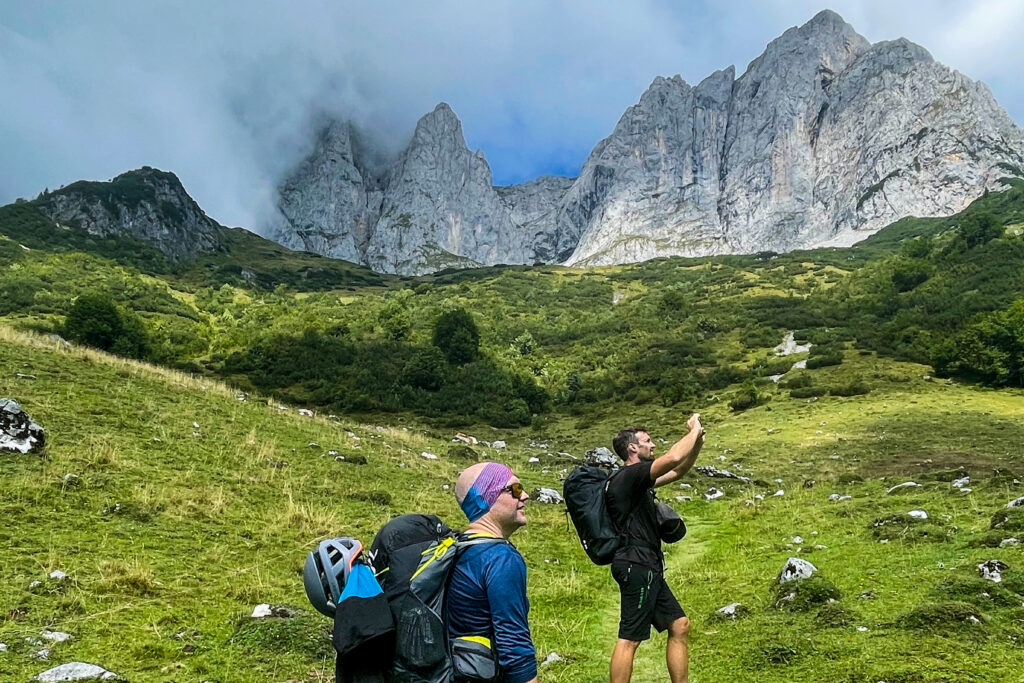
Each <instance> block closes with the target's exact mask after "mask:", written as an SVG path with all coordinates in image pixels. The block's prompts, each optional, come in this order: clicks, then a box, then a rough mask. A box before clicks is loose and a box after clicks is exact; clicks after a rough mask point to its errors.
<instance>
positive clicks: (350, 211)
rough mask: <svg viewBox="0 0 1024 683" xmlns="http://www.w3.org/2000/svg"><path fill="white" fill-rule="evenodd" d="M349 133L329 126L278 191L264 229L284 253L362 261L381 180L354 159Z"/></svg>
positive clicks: (380, 194) (376, 211)
mask: <svg viewBox="0 0 1024 683" xmlns="http://www.w3.org/2000/svg"><path fill="white" fill-rule="evenodd" d="M353 136H354V131H353V130H352V127H351V126H350V125H349V124H347V123H340V122H332V123H330V124H328V125H327V127H326V128H325V129H324V130H323V131H322V133H321V135H320V139H319V140H318V143H317V145H316V148H315V149H314V151H313V153H312V154H311V155H310V156H309V157H308V158H306V159H305V160H304V161H303V162H302V163H301V164H300V165H299V166H298V168H296V169H295V171H294V172H293V173H292V174H291V175H290V176H289V177H288V178H287V179H286V180H285V182H284V183H283V184H282V185H281V186H280V188H279V189H278V203H277V208H278V211H279V213H278V215H276V216H274V217H273V218H272V220H271V224H270V225H269V226H268V227H267V228H266V229H265V233H266V234H267V236H268V237H270V239H272V240H274V241H276V242H280V243H281V244H283V245H284V246H286V247H288V248H289V249H298V250H302V251H311V252H314V253H317V254H322V255H324V256H330V257H333V258H340V259H345V260H347V261H354V262H357V263H361V262H363V261H364V260H365V255H366V250H367V246H368V244H369V239H370V233H371V231H372V229H373V226H374V225H376V223H377V220H378V219H379V217H380V207H381V202H382V201H383V199H384V193H383V191H382V189H381V184H380V181H379V180H378V179H376V178H374V177H373V174H372V173H370V172H368V171H367V170H366V166H365V165H364V164H363V163H362V160H361V159H359V160H357V158H356V157H357V155H356V150H355V147H354V145H353Z"/></svg>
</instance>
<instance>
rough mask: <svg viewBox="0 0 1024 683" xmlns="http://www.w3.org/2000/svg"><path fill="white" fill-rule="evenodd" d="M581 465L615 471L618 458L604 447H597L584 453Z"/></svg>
mask: <svg viewBox="0 0 1024 683" xmlns="http://www.w3.org/2000/svg"><path fill="white" fill-rule="evenodd" d="M583 464H584V465H590V466H591V467H604V468H607V469H617V468H618V467H619V465H620V461H619V457H618V456H617V455H615V454H614V453H612V452H611V451H610V450H608V449H607V448H605V447H604V446H598V447H597V448H594V449H592V450H589V451H587V452H586V454H585V455H584V456H583Z"/></svg>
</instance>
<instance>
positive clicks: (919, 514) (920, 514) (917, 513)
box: [907, 510, 928, 519]
mask: <svg viewBox="0 0 1024 683" xmlns="http://www.w3.org/2000/svg"><path fill="white" fill-rule="evenodd" d="M907 516H908V517H913V518H914V519H928V513H927V512H925V511H924V510H911V511H910V512H908V513H907Z"/></svg>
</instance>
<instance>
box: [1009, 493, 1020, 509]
mask: <svg viewBox="0 0 1024 683" xmlns="http://www.w3.org/2000/svg"><path fill="white" fill-rule="evenodd" d="M1006 507H1008V508H1019V507H1024V496H1021V497H1020V498H1017V499H1016V500H1011V501H1010V502H1009V503H1007V504H1006Z"/></svg>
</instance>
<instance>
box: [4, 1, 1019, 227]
mask: <svg viewBox="0 0 1024 683" xmlns="http://www.w3.org/2000/svg"><path fill="white" fill-rule="evenodd" d="M825 7H828V8H830V9H833V10H835V11H837V12H839V14H841V15H842V16H843V18H845V19H846V21H847V22H849V23H850V24H852V25H853V27H854V28H855V29H856V30H857V31H858V32H859V33H861V35H863V36H865V37H866V38H867V39H868V40H870V41H872V42H876V41H879V40H889V39H893V38H898V37H906V38H909V39H910V40H912V41H914V42H916V43H918V44H920V45H922V46H924V47H925V48H927V49H928V50H929V51H930V52H931V53H932V55H933V56H934V57H935V58H936V59H937V60H939V61H940V62H943V63H945V64H947V65H949V66H951V67H953V68H956V69H958V70H960V71H962V72H963V73H965V74H966V75H968V76H970V77H971V78H974V79H978V80H982V81H984V82H985V83H986V84H988V86H989V87H990V88H991V89H992V91H993V92H994V94H995V96H996V99H997V100H998V101H999V102H1000V104H1002V105H1003V107H1005V108H1006V109H1007V110H1008V111H1009V113H1010V115H1011V116H1012V117H1013V119H1014V120H1015V121H1017V123H1018V124H1021V123H1024V80H1022V79H1021V78H1020V73H1021V70H1022V65H1024V41H1021V40H1020V36H1021V35H1024V1H1022V0H974V1H973V2H971V1H967V0H930V1H928V2H924V1H921V0H903V2H894V1H893V0H880V1H867V0H865V1H860V2H857V1H854V0H833V1H832V2H831V3H829V4H828V5H822V4H819V3H816V2H809V1H805V0H761V1H755V0H751V1H750V2H725V1H723V0H719V1H718V2H711V1H705V0H693V1H683V0H677V1H675V2H670V1H668V0H629V1H628V2H605V1H602V0H560V1H556V0H548V1H546V2H534V1H530V0H514V1H508V2H502V1H494V0H490V1H487V2H474V1H471V0H465V1H464V2H450V1H447V0H429V1H420V2H413V1H412V0H409V1H407V2H388V1H382V0H376V1H375V2H365V3H355V2H342V1H340V0H324V1H310V0H292V1H290V2H284V1H282V2H269V1H257V0H247V1H246V2H237V1H233V0H232V1H229V0H217V1H216V2H209V1H208V0H203V1H201V2H200V1H197V2H192V1H188V0H176V1H174V2H162V1H159V0H145V1H143V2H140V1H139V0H128V1H124V2H121V1H115V0H109V1H103V0H95V1H94V2H89V3H84V2H78V3H72V2H60V3H36V2H28V1H25V0H0V93H3V99H2V100H0V204H4V203H8V202H11V201H13V200H14V199H15V198H16V197H26V198H31V197H34V196H35V195H36V194H38V193H39V192H40V191H41V190H43V188H45V187H49V188H50V189H55V188H57V187H59V186H61V185H64V184H67V183H70V182H73V181H75V180H79V179H90V180H105V179H109V178H111V177H113V176H114V175H117V174H118V173H121V172H123V171H126V170H128V169H132V168H138V167H139V166H143V165H149V166H156V167H158V168H162V169H164V170H169V171H173V172H175V173H176V174H177V175H178V176H179V177H180V178H181V180H182V182H183V183H184V185H185V188H186V189H187V190H188V191H189V193H190V194H191V195H192V196H193V197H194V198H195V199H196V200H197V201H198V202H199V203H200V205H201V206H202V207H203V208H204V209H205V210H206V212H207V213H208V214H210V215H211V216H212V217H213V218H214V219H216V220H218V221H220V222H221V223H224V224H226V225H232V226H235V225H241V226H244V227H248V228H251V229H252V228H255V227H256V226H257V225H258V222H259V216H260V215H261V212H263V211H265V209H266V207H267V206H268V202H270V201H271V197H272V191H273V187H274V186H275V184H276V182H277V180H278V179H279V178H280V177H281V175H282V174H283V173H284V172H286V171H287V169H288V168H289V167H291V166H292V165H293V164H294V163H296V161H297V160H298V159H299V158H300V157H301V155H303V154H304V153H305V152H307V151H308V145H309V138H310V125H311V124H310V122H311V121H313V120H316V118H317V117H318V116H322V115H323V114H324V113H336V114H339V115H342V116H347V117H349V118H352V119H355V120H356V121H357V122H359V123H360V124H362V125H363V126H364V127H368V128H370V129H371V130H373V131H375V132H376V134H377V135H378V136H379V138H380V140H381V142H382V144H383V145H385V146H387V147H389V148H390V149H392V150H396V149H398V148H400V147H401V146H402V145H404V143H405V142H406V141H407V139H408V138H409V136H410V135H411V132H412V128H413V126H414V125H415V122H416V120H417V119H418V118H419V117H420V116H422V115H423V114H425V113H426V112H428V111H430V110H431V109H433V108H434V106H435V105H436V104H437V103H438V102H440V101H446V102H448V103H449V104H450V105H451V106H452V108H453V109H454V110H455V113H456V114H458V116H459V118H460V119H461V120H462V125H463V130H464V132H465V135H466V141H467V143H468V144H469V146H470V148H472V149H481V150H483V152H484V154H485V155H486V157H487V159H488V161H489V162H490V165H491V169H492V171H493V173H494V181H495V183H496V184H508V183H515V182H520V181H523V180H529V179H532V178H535V177H537V176H539V175H543V174H552V173H553V174H560V175H575V174H576V173H578V171H579V168H580V166H581V165H582V164H583V162H584V160H585V159H586V157H587V155H588V154H589V152H590V150H591V149H592V148H593V147H594V145H595V144H596V143H597V142H598V141H599V140H600V139H601V138H603V137H605V136H607V135H608V134H609V133H611V131H612V128H613V127H614V125H615V122H616V121H617V120H618V118H619V117H620V116H621V115H622V113H623V111H625V109H626V108H627V107H628V106H630V105H631V104H634V103H636V101H637V100H638V99H639V97H640V95H641V93H643V91H644V90H645V89H646V88H647V86H648V85H649V84H650V82H651V81H652V80H653V79H654V77H655V76H658V75H663V76H672V75H674V74H680V75H682V77H683V78H684V79H685V80H686V81H687V82H689V83H691V84H696V83H697V82H699V81H700V80H701V79H703V78H704V77H705V76H707V75H708V74H710V73H711V72H713V71H715V70H716V69H720V68H724V67H727V66H729V65H730V64H732V65H735V66H736V71H737V76H739V75H740V74H742V73H743V71H744V70H745V69H746V66H747V64H748V63H749V62H750V61H751V60H753V59H754V58H755V57H757V56H758V55H759V54H760V53H761V52H762V51H763V50H764V47H765V45H766V44H767V43H768V42H769V41H771V40H772V39H773V38H775V37H777V36H778V35H780V34H781V33H782V32H783V31H785V30H786V29H787V28H789V27H790V26H795V25H800V24H803V23H804V22H806V21H807V20H809V19H810V18H811V17H812V16H814V14H816V13H817V12H818V11H819V10H821V9H824V8H825Z"/></svg>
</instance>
